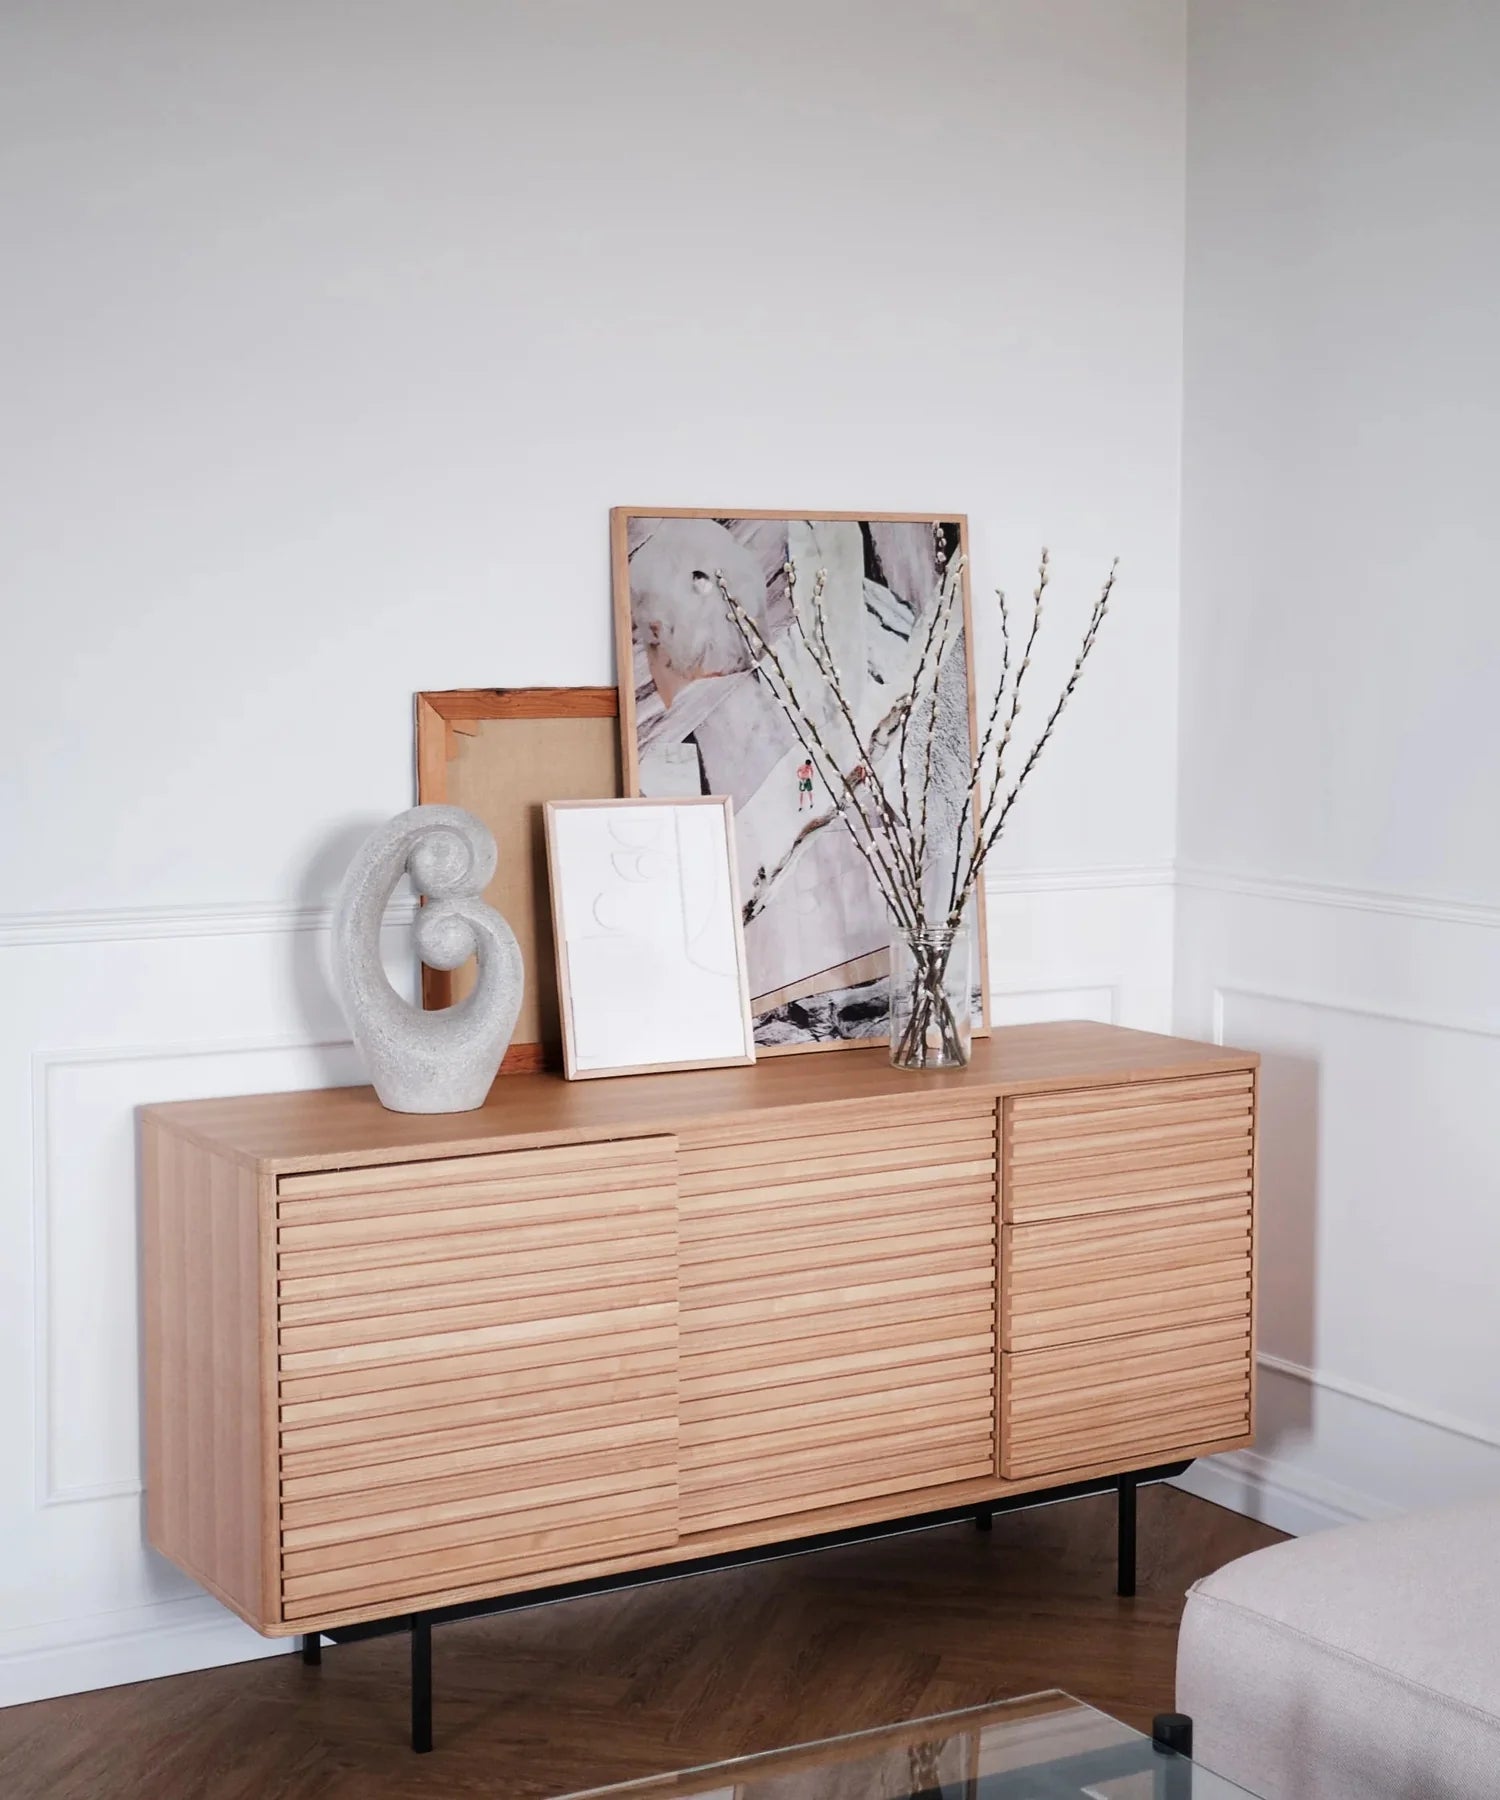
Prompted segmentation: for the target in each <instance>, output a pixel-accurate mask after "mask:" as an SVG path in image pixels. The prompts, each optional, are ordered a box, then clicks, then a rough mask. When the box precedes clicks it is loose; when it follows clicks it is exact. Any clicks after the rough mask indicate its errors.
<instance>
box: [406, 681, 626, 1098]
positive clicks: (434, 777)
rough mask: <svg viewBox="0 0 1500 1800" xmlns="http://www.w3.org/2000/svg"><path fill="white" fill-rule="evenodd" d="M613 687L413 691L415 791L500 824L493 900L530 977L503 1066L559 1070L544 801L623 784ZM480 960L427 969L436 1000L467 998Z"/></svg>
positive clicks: (430, 1004)
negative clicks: (513, 937) (518, 945)
mask: <svg viewBox="0 0 1500 1800" xmlns="http://www.w3.org/2000/svg"><path fill="white" fill-rule="evenodd" d="M618 714H619V698H618V695H617V693H616V691H615V689H614V688H612V687H579V688H556V687H549V688H455V689H450V690H447V691H445V692H438V693H424V694H418V695H417V696H416V761H417V801H418V804H419V805H428V804H435V805H448V806H462V807H464V808H465V809H466V810H467V811H469V812H471V813H473V814H474V815H475V817H476V818H479V819H482V820H483V821H484V823H485V824H486V825H487V826H489V828H490V830H491V831H492V832H494V834H495V843H496V847H497V849H498V851H499V859H498V863H497V866H496V870H495V879H494V881H493V882H491V884H490V886H489V887H488V888H487V889H486V890H485V899H486V900H488V902H489V903H490V905H491V906H493V907H495V908H496V910H497V911H499V912H500V913H502V914H503V915H504V916H505V918H506V920H507V921H508V922H509V924H510V927H511V929H512V930H513V931H514V932H515V934H516V938H517V941H518V942H519V944H520V946H521V956H522V960H523V963H524V965H525V973H526V986H525V991H524V993H523V995H522V1000H521V1012H520V1016H519V1017H518V1019H517V1021H516V1031H515V1035H514V1037H513V1038H512V1040H511V1045H510V1048H509V1049H508V1050H507V1051H506V1053H505V1060H504V1062H502V1063H501V1065H500V1073H501V1074H502V1075H516V1074H524V1073H527V1072H530V1071H533V1070H536V1069H543V1068H561V1067H562V1062H563V1046H562V1025H561V1019H560V1015H559V1011H558V998H557V960H556V955H555V952H554V947H553V941H552V911H551V898H550V895H549V892H548V886H547V852H546V842H545V835H544V825H543V818H542V804H543V802H544V801H547V800H564V799H600V800H609V799H615V798H617V797H618V796H619V793H620V753H619V732H618V728H617V719H618ZM473 980H474V965H473V963H472V962H471V963H470V964H469V965H467V966H466V967H465V968H462V969H457V970H454V971H452V972H449V971H448V970H444V969H431V968H428V967H426V966H425V965H424V966H423V969H422V1004H423V1005H424V1006H425V1007H426V1008H428V1009H429V1010H436V1009H438V1008H441V1007H444V1006H449V1005H451V1004H452V1003H453V1002H454V1001H456V1000H461V999H462V998H463V996H464V995H465V994H466V993H467V992H468V991H469V988H470V987H471V986H472V985H473Z"/></svg>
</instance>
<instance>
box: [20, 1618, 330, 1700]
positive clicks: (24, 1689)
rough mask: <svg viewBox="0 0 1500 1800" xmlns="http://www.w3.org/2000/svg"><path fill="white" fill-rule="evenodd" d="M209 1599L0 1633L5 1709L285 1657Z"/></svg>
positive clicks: (286, 1645) (285, 1642)
mask: <svg viewBox="0 0 1500 1800" xmlns="http://www.w3.org/2000/svg"><path fill="white" fill-rule="evenodd" d="M295 1642H296V1640H295V1639H292V1638H263V1637H261V1636H260V1635H259V1633H257V1632H254V1631H252V1630H251V1629H250V1627H249V1626H248V1625H245V1624H242V1623H241V1622H240V1620H238V1619H236V1618H235V1617H234V1615H233V1614H232V1613H230V1612H227V1611H226V1610H225V1609H224V1608H223V1607H222V1606H220V1605H219V1603H218V1602H217V1601H216V1600H210V1599H209V1598H208V1596H207V1595H206V1594H203V1595H196V1594H195V1595H191V1596H189V1597H188V1598H186V1599H183V1600H163V1601H161V1602H159V1603H158V1604H156V1605H154V1606H136V1607H131V1608H130V1609H129V1610H128V1611H125V1612H112V1613H96V1614H94V1615H93V1616H92V1617H89V1618H83V1619H63V1620H59V1621H56V1622H54V1623H52V1624H48V1625H31V1626H21V1627H19V1628H18V1629H13V1630H10V1631H3V1632H0V1706H21V1705H24V1704H26V1703H27V1702H28V1701H32V1700H51V1699H55V1698H56V1697H57V1696H58V1695H60V1694H81V1693H85V1692H87V1691H88V1690H89V1689H92V1688H107V1687H120V1686H121V1685H122V1684H124V1683H126V1682H131V1681H154V1680H156V1679H157V1678H158V1677H159V1676H162V1675H185V1674H187V1673H188V1672H189V1671H191V1670H194V1669H216V1668H219V1667H221V1666H222V1665H223V1664H225V1663H236V1662H251V1661H253V1660H255V1659H256V1658H259V1657H263V1656H285V1655H286V1654H287V1653H288V1651H289V1650H290V1649H291V1648H292V1646H293V1645H294V1644H295Z"/></svg>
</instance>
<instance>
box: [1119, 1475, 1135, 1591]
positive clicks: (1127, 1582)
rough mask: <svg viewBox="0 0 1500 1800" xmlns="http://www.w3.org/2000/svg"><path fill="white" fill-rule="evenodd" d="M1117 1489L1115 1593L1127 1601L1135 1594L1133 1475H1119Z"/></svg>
mask: <svg viewBox="0 0 1500 1800" xmlns="http://www.w3.org/2000/svg"><path fill="white" fill-rule="evenodd" d="M1116 1485H1117V1487H1118V1489H1119V1531H1120V1541H1119V1579H1118V1581H1117V1583H1116V1585H1115V1592H1116V1593H1117V1594H1119V1595H1121V1597H1122V1598H1124V1599H1127V1600H1128V1599H1129V1598H1130V1596H1131V1595H1132V1594H1133V1593H1134V1592H1135V1487H1136V1479H1135V1476H1134V1475H1121V1476H1120V1478H1119V1480H1118V1483H1117V1484H1116Z"/></svg>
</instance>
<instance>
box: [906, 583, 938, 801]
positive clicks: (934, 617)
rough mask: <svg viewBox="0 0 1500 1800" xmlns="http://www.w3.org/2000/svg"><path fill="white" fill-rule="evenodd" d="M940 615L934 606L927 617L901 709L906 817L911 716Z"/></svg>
mask: <svg viewBox="0 0 1500 1800" xmlns="http://www.w3.org/2000/svg"><path fill="white" fill-rule="evenodd" d="M941 613H942V609H941V607H937V606H935V607H933V609H932V612H931V613H930V614H929V615H928V619H927V633H926V636H925V637H924V638H923V639H922V649H921V653H920V655H919V656H918V657H917V667H916V673H915V674H914V675H913V676H912V678H911V687H910V689H909V690H908V692H907V694H906V696H905V699H904V704H903V705H902V708H901V734H900V740H899V746H898V750H897V756H896V775H897V780H898V781H899V783H900V787H901V803H902V805H903V806H905V808H906V810H907V814H908V816H910V813H911V776H910V774H909V773H908V771H907V764H906V752H907V745H908V742H909V739H910V735H911V721H912V714H913V713H914V712H915V711H916V710H917V694H918V692H919V691H920V689H921V686H922V675H923V671H924V670H925V669H926V667H927V659H928V657H929V656H930V655H931V654H932V646H933V644H934V642H935V641H936V637H937V628H938V625H939V623H940V620H941Z"/></svg>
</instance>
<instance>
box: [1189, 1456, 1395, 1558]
mask: <svg viewBox="0 0 1500 1800" xmlns="http://www.w3.org/2000/svg"><path fill="white" fill-rule="evenodd" d="M1172 1486H1173V1487H1179V1488H1181V1489H1182V1490H1183V1491H1184V1492H1185V1493H1189V1494H1196V1495H1197V1496H1198V1498H1199V1499H1200V1500H1209V1501H1212V1502H1213V1504H1214V1505H1215V1506H1222V1507H1225V1508H1227V1509H1228V1510H1229V1511H1230V1512H1237V1513H1243V1514H1244V1515H1245V1516H1246V1517H1247V1518H1251V1519H1259V1520H1260V1521H1261V1523H1262V1524H1265V1525H1271V1526H1274V1527H1275V1528H1276V1530H1278V1531H1286V1532H1290V1533H1291V1535H1292V1536H1293V1537H1305V1536H1307V1535H1308V1533H1310V1532H1314V1531H1327V1530H1330V1529H1331V1528H1332V1527H1333V1526H1336V1525H1356V1524H1361V1523H1363V1522H1364V1521H1365V1520H1367V1519H1381V1518H1387V1517H1389V1516H1390V1514H1391V1513H1392V1512H1393V1511H1394V1510H1395V1509H1394V1508H1392V1507H1390V1506H1387V1505H1385V1504H1384V1503H1383V1502H1381V1501H1378V1500H1376V1499H1374V1498H1373V1496H1371V1495H1369V1494H1361V1493H1356V1492H1355V1490H1354V1489H1353V1488H1347V1487H1345V1486H1344V1485H1343V1484H1342V1483H1341V1482H1336V1481H1329V1480H1328V1479H1326V1477H1322V1476H1317V1475H1312V1474H1309V1473H1308V1471H1307V1470H1305V1469H1298V1468H1295V1467H1293V1466H1291V1465H1290V1464H1287V1463H1283V1462H1280V1461H1278V1460H1277V1459H1276V1458H1275V1457H1271V1456H1266V1455H1264V1454H1263V1453H1262V1452H1261V1451H1259V1450H1230V1451H1228V1452H1226V1453H1225V1454H1224V1455H1222V1456H1211V1457H1208V1458H1207V1459H1206V1460H1204V1461H1203V1462H1195V1463H1194V1464H1193V1466H1192V1467H1191V1468H1190V1469H1187V1470H1185V1471H1184V1472H1183V1473H1182V1474H1181V1475H1178V1476H1176V1477H1174V1479H1173V1481H1172Z"/></svg>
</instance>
